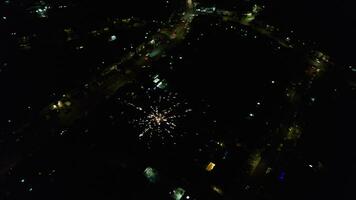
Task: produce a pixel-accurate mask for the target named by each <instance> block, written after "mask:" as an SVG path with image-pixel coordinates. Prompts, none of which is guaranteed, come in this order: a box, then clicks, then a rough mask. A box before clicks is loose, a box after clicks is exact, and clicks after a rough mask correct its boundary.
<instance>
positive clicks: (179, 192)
mask: <svg viewBox="0 0 356 200" xmlns="http://www.w3.org/2000/svg"><path fill="white" fill-rule="evenodd" d="M184 193H185V190H184V189H183V188H177V189H175V190H173V194H172V197H173V199H174V200H180V199H181V198H182V197H183V195H184Z"/></svg>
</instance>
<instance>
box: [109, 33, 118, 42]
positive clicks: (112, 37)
mask: <svg viewBox="0 0 356 200" xmlns="http://www.w3.org/2000/svg"><path fill="white" fill-rule="evenodd" d="M116 39H117V37H116V35H112V36H110V39H109V41H110V42H112V41H115V40H116Z"/></svg>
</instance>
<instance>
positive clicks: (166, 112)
mask: <svg viewBox="0 0 356 200" xmlns="http://www.w3.org/2000/svg"><path fill="white" fill-rule="evenodd" d="M132 96H134V97H135V98H133V100H132V101H129V102H126V104H127V105H129V106H130V107H132V108H134V109H133V110H134V112H135V114H134V115H133V116H135V117H133V119H132V120H130V122H131V124H132V125H133V126H134V127H135V128H136V129H137V130H138V133H139V134H138V137H139V139H140V140H148V141H152V140H155V139H160V140H161V142H162V143H164V141H166V140H167V139H169V138H174V137H175V136H178V135H181V134H182V133H183V132H182V131H181V130H182V127H181V126H180V125H181V122H182V121H183V119H184V118H185V117H186V116H187V114H188V113H189V112H191V111H192V109H190V108H188V103H187V102H186V101H184V99H182V98H180V97H179V95H178V93H174V92H167V91H165V90H159V89H151V88H149V89H147V90H146V91H145V92H143V94H141V95H136V94H135V95H132Z"/></svg>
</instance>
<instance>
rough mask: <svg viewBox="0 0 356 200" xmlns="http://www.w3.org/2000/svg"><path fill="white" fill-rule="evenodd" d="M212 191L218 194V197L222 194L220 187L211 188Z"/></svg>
mask: <svg viewBox="0 0 356 200" xmlns="http://www.w3.org/2000/svg"><path fill="white" fill-rule="evenodd" d="M212 189H213V190H214V191H215V192H216V193H218V194H220V195H222V194H223V191H222V189H221V188H220V187H218V186H212Z"/></svg>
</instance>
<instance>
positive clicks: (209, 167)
mask: <svg viewBox="0 0 356 200" xmlns="http://www.w3.org/2000/svg"><path fill="white" fill-rule="evenodd" d="M214 167H215V163H213V162H210V163H209V164H208V165H207V166H206V168H205V170H206V171H208V172H210V171H212V170H213V169H214Z"/></svg>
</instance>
